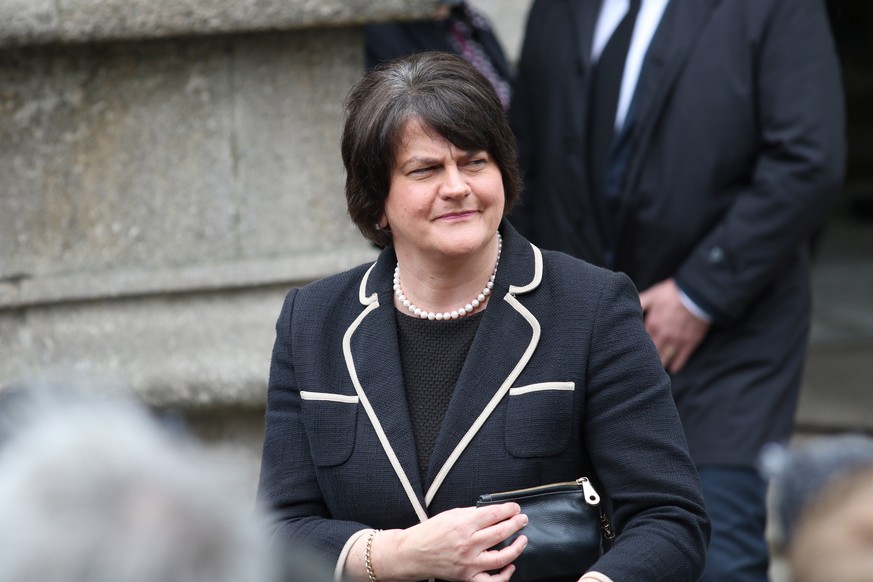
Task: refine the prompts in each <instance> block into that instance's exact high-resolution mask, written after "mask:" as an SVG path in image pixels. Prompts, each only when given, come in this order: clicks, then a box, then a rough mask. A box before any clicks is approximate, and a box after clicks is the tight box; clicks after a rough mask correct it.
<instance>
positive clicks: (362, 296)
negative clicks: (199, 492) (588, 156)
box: [259, 221, 709, 582]
mask: <svg viewBox="0 0 873 582" xmlns="http://www.w3.org/2000/svg"><path fill="white" fill-rule="evenodd" d="M501 232H502V234H503V253H502V255H501V261H500V268H499V270H498V272H497V277H496V280H495V286H494V294H493V295H492V297H491V300H490V301H489V302H488V307H487V309H486V310H485V311H484V313H483V315H482V319H481V321H480V324H479V328H478V330H477V333H476V336H475V338H474V340H473V344H472V346H471V348H470V352H469V355H468V357H467V360H466V363H465V364H464V366H463V369H462V371H461V374H460V377H459V379H458V383H457V386H456V388H455V391H454V394H453V396H452V399H451V402H450V404H449V407H448V410H447V412H446V416H445V420H444V422H443V425H442V428H441V430H440V433H439V436H438V438H437V442H436V445H435V448H434V451H433V455H432V458H431V463H430V466H429V469H428V473H427V478H426V480H425V482H422V480H421V477H420V474H419V470H418V464H417V456H416V455H417V453H416V450H415V441H414V439H413V438H412V427H411V422H410V417H409V412H408V410H407V403H406V396H405V391H404V385H403V375H402V371H401V364H400V355H399V353H400V352H399V348H398V340H397V329H396V319H395V318H396V317H397V315H396V309H395V307H394V304H393V301H392V294H393V290H392V274H393V270H394V267H395V265H396V256H395V254H394V252H393V250H392V249H391V248H390V247H389V248H387V249H385V250H384V251H383V252H382V253H381V255H380V256H379V257H378V259H377V261H376V262H375V263H374V264H372V265H363V266H360V267H358V268H355V269H352V270H350V271H347V272H345V273H342V274H339V275H335V276H332V277H329V278H326V279H324V280H321V281H318V282H315V283H312V284H310V285H307V286H306V287H303V288H301V289H294V290H292V291H291V292H290V293H289V294H288V296H287V298H286V300H285V304H284V306H283V308H282V312H281V315H280V317H279V320H278V323H277V324H276V343H275V348H274V351H273V359H272V367H271V371H270V382H269V391H268V402H267V413H266V438H265V443H264V455H263V463H262V469H261V481H260V485H259V499H260V501H261V502H262V503H263V504H265V505H266V506H267V508H268V509H270V510H272V511H274V512H275V515H276V517H277V530H278V533H280V534H281V535H284V536H287V537H288V538H292V539H297V540H304V541H305V542H306V543H310V544H314V545H316V546H317V547H319V548H320V549H322V550H324V551H326V552H328V553H329V554H330V555H332V556H333V557H334V558H335V559H336V560H337V568H338V571H341V569H342V567H343V564H344V560H345V552H347V551H348V549H349V548H350V546H351V541H353V540H354V539H355V535H356V534H357V533H359V532H360V531H361V530H363V529H365V528H380V529H387V528H405V527H409V526H411V525H414V524H416V523H419V522H421V521H424V520H426V519H427V518H428V517H429V516H432V515H434V514H436V513H439V512H442V511H445V510H447V509H451V508H455V507H462V506H472V505H475V502H476V499H477V497H478V496H479V495H480V494H482V493H490V492H496V491H504V490H509V489H517V488H521V487H529V486H534V485H542V484H546V483H550V482H556V481H567V480H573V479H576V478H578V477H580V476H590V477H593V478H595V479H597V480H598V482H599V483H600V484H601V487H602V489H603V490H602V491H601V494H602V495H603V496H604V497H606V496H608V498H609V499H610V500H611V502H612V506H613V509H614V524H613V525H614V527H615V529H616V530H617V532H618V537H617V540H616V543H615V545H614V546H613V548H612V549H611V550H610V551H609V552H608V553H606V554H605V555H604V556H603V557H602V558H601V559H600V560H599V561H598V563H597V564H596V565H595V566H594V567H593V569H594V570H597V571H599V572H602V573H604V574H606V575H607V576H610V577H611V578H612V579H613V580H616V581H619V580H636V581H650V580H652V581H653V580H664V581H667V580H669V581H671V582H679V581H682V580H688V581H691V580H697V579H698V577H699V575H700V573H701V572H702V569H703V565H704V554H705V549H706V545H707V541H708V536H709V522H708V518H707V516H706V513H705V510H704V507H703V500H702V497H701V493H700V491H699V483H698V479H697V474H696V471H695V468H694V466H693V464H692V462H691V459H690V457H689V453H688V450H687V446H686V442H685V439H684V436H683V433H682V429H681V427H680V423H679V419H678V415H677V412H676V407H675V405H674V403H673V400H672V398H671V395H670V381H669V379H668V377H667V375H666V374H665V372H664V370H663V367H662V366H661V364H660V362H659V360H658V356H657V354H656V353H655V350H654V347H653V345H652V344H651V341H650V340H649V337H648V335H647V334H646V331H645V329H644V327H643V324H642V315H641V310H640V305H639V299H638V297H637V294H636V291H635V289H634V287H633V285H632V284H631V283H630V281H629V280H628V279H627V277H625V276H624V275H619V274H614V273H611V272H609V271H606V270H603V269H600V268H597V267H593V266H591V265H589V264H587V263H584V262H582V261H580V260H578V259H573V258H571V257H569V256H567V255H564V254H560V253H555V252H541V251H540V250H539V249H538V248H536V247H534V246H533V245H531V244H530V243H529V242H528V241H526V240H525V239H524V238H523V237H521V236H520V235H519V234H518V233H516V232H515V231H514V230H513V228H512V227H511V226H510V225H509V224H508V223H507V222H506V221H504V222H503V224H502V225H501ZM582 573H583V572H582V569H581V568H580V572H579V575H581V574H582ZM576 579H577V577H574V578H573V581H575V580H576Z"/></svg>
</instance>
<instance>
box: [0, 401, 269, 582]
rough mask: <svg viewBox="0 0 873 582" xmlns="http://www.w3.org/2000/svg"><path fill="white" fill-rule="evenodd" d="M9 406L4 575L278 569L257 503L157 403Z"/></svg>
mask: <svg viewBox="0 0 873 582" xmlns="http://www.w3.org/2000/svg"><path fill="white" fill-rule="evenodd" d="M19 400H21V402H19ZM44 400H45V399H44ZM4 407H5V408H7V409H8V408H12V409H14V414H11V413H10V415H9V416H10V417H14V418H15V422H14V423H13V426H10V425H9V423H8V422H7V424H6V426H5V429H6V430H5V439H4V440H5V442H4V443H3V444H2V448H0V515H2V519H0V582H34V581H39V582H118V581H124V582H241V581H251V582H265V581H268V580H272V579H273V578H272V576H273V572H272V568H273V562H272V560H271V558H270V556H268V555H267V552H268V549H267V548H268V545H269V544H268V543H267V541H266V534H265V533H264V529H263V527H262V521H265V520H262V519H261V517H260V516H259V514H258V512H257V511H254V512H253V506H254V503H253V502H252V501H249V500H247V499H246V498H245V496H244V495H242V494H241V492H238V491H235V490H234V487H233V483H234V478H233V477H232V476H231V475H229V474H228V469H226V468H225V469H222V468H220V467H219V466H218V464H217V463H216V462H214V461H213V460H212V459H213V458H212V457H210V456H208V455H206V454H205V451H204V450H202V448H201V447H198V446H197V444H196V443H194V442H193V441H191V440H190V439H184V438H181V436H180V435H179V434H173V433H170V432H168V431H166V430H162V427H161V426H160V425H158V423H157V422H156V421H155V420H154V418H153V417H152V416H151V415H150V414H149V413H148V412H147V411H146V410H144V409H142V408H140V407H138V406H136V405H134V404H133V403H127V402H121V401H115V400H108V399H94V398H92V399H69V398H66V399H65V398H61V399H59V400H56V401H54V402H52V403H49V402H48V401H42V402H39V401H34V400H32V399H28V398H20V399H19V398H14V399H11V402H7V403H5V404H4ZM236 482H237V483H238V480H237V481H236Z"/></svg>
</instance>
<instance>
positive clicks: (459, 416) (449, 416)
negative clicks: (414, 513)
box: [425, 222, 542, 505]
mask: <svg viewBox="0 0 873 582" xmlns="http://www.w3.org/2000/svg"><path fill="white" fill-rule="evenodd" d="M501 231H502V232H503V234H504V249H503V256H504V257H505V258H504V259H503V260H502V261H501V265H500V269H499V270H498V276H497V279H496V281H495V285H494V290H493V294H492V296H491V299H490V300H489V301H488V308H487V309H486V310H485V312H484V314H483V317H482V321H481V322H480V324H479V329H478V330H477V332H476V337H475V338H474V339H473V345H472V346H471V347H470V353H469V354H468V356H467V360H466V362H465V364H464V367H463V368H462V370H461V375H460V377H459V378H458V383H457V385H456V387H455V391H454V393H453V394H452V398H451V400H450V402H449V407H448V410H447V411H446V416H445V420H444V421H443V424H442V427H441V429H440V433H439V435H438V437H437V441H436V443H435V446H434V451H433V454H432V456H431V462H430V466H429V468H428V477H427V478H428V483H430V486H429V487H428V490H427V494H426V495H425V502H426V504H427V505H429V504H430V502H431V501H432V500H433V498H434V496H435V495H436V492H437V491H438V490H439V487H440V485H442V482H443V480H444V479H445V477H446V476H447V474H448V473H449V471H450V470H451V468H452V466H453V465H454V463H455V461H456V460H457V459H458V457H460V455H461V453H463V451H464V449H465V448H466V447H467V445H468V444H469V442H470V441H471V440H472V439H473V437H474V436H475V435H476V432H477V431H478V430H479V427H480V426H481V425H482V424H483V423H484V422H485V421H486V420H487V419H488V417H489V416H490V415H491V413H492V412H493V410H494V408H495V407H496V406H497V404H498V403H499V401H500V400H501V399H502V398H503V396H504V395H505V394H506V392H507V391H508V390H509V388H510V387H511V386H512V384H513V383H514V381H515V379H516V378H517V377H518V375H519V374H520V373H521V370H522V369H523V368H524V366H525V364H526V363H527V361H528V360H529V359H530V356H531V354H532V353H533V350H534V348H535V347H536V344H537V341H538V340H539V333H540V329H539V324H538V322H537V321H536V319H535V318H533V316H532V315H531V314H530V313H529V312H528V311H527V310H526V309H525V308H524V307H522V306H521V304H519V302H518V301H517V300H516V299H515V297H514V295H515V294H516V293H519V292H524V290H526V289H523V288H522V287H521V285H525V286H527V288H533V286H535V285H533V286H532V285H531V281H533V280H534V279H536V284H538V282H539V281H538V277H539V276H540V274H541V265H542V262H541V257H540V255H539V250H538V249H535V248H534V247H532V246H531V245H530V243H528V242H527V241H526V240H524V239H523V238H521V237H520V236H519V235H518V234H517V233H515V232H514V231H513V230H512V227H510V226H509V225H508V224H507V223H506V222H504V224H503V226H502V227H501ZM537 261H539V263H537ZM536 265H539V267H540V270H538V269H537V268H536ZM501 270H502V272H501ZM513 282H516V283H519V284H520V285H519V286H515V285H513V284H512V283H513Z"/></svg>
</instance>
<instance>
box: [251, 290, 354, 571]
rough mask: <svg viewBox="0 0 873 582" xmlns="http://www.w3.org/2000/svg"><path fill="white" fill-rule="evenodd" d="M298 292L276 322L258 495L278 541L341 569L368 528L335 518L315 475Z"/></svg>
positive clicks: (288, 298)
mask: <svg viewBox="0 0 873 582" xmlns="http://www.w3.org/2000/svg"><path fill="white" fill-rule="evenodd" d="M297 294H298V291H297V290H292V291H291V292H290V293H289V294H288V296H287V297H286V298H285V303H284V305H283V306H282V312H281V314H280V315H279V319H278V321H277V322H276V341H275V344H274V346H273V355H272V360H271V363H270V380H269V385H268V389H267V411H266V419H265V421H266V427H265V434H264V449H263V456H262V460H261V473H260V481H259V483H258V494H257V498H258V503H259V504H260V505H261V506H263V508H264V509H265V510H266V511H267V512H268V513H269V514H270V515H271V516H272V517H273V518H274V521H275V535H276V536H277V537H279V538H280V540H279V541H280V543H294V544H299V545H305V546H308V547H310V548H314V549H315V550H317V551H320V552H322V553H324V554H325V555H326V556H327V557H328V558H333V559H334V560H336V561H337V565H338V567H341V566H342V563H340V560H341V558H342V557H343V556H344V551H343V550H344V549H345V548H346V544H347V542H349V541H350V540H353V539H354V536H355V534H356V533H359V532H361V531H362V530H366V529H367V526H366V525H364V524H361V523H356V522H351V521H342V520H336V519H331V518H330V512H329V510H328V507H327V503H326V501H325V499H324V497H323V496H322V493H321V488H320V487H319V485H318V482H317V479H316V472H315V464H314V462H313V459H312V455H311V453H310V448H309V443H308V440H307V438H306V433H305V430H304V427H303V419H302V417H301V396H300V387H299V386H298V384H297V380H296V377H295V372H294V364H293V353H294V342H293V341H292V337H293V336H292V333H291V326H292V321H293V319H294V316H293V313H294V303H295V299H296V297H297ZM342 559H343V560H344V558H342Z"/></svg>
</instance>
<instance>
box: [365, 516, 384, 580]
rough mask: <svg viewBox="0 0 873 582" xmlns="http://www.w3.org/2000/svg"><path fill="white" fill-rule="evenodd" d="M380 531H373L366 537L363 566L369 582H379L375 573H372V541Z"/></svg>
mask: <svg viewBox="0 0 873 582" xmlns="http://www.w3.org/2000/svg"><path fill="white" fill-rule="evenodd" d="M380 531H381V530H378V529H374V530H373V531H371V532H370V535H369V536H367V546H366V547H365V548H364V566H365V567H366V568H367V578H368V579H369V580H370V582H379V579H378V578H376V572H374V571H373V539H374V538H375V537H376V534H377V533H379V532H380Z"/></svg>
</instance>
